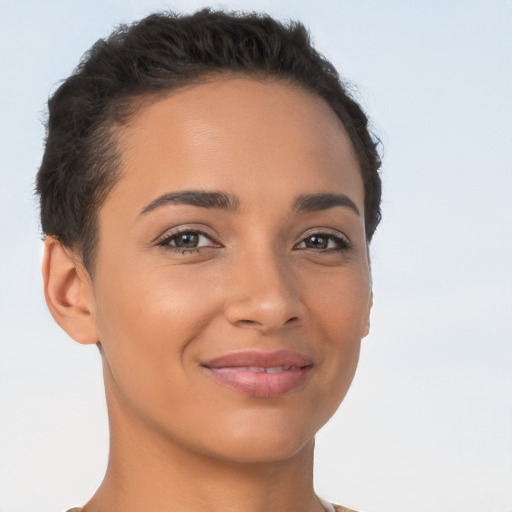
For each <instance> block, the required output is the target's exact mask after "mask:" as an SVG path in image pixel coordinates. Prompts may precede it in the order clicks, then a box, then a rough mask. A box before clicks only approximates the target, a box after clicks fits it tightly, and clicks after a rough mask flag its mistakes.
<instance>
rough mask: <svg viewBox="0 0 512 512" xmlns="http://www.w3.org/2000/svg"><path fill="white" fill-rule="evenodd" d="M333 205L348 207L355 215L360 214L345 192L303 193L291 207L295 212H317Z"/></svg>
mask: <svg viewBox="0 0 512 512" xmlns="http://www.w3.org/2000/svg"><path fill="white" fill-rule="evenodd" d="M335 206H341V207H342V208H348V209H349V210H352V211H353V212H354V213H355V214H356V215H360V213H359V209H358V208H357V206H356V205H355V203H354V201H352V199H350V197H348V196H346V195H345V194H304V195H301V196H299V197H298V198H297V199H296V201H295V203H294V205H293V209H294V210H295V211H296V212H297V213H303V212H318V211H321V210H328V209H329V208H334V207H335Z"/></svg>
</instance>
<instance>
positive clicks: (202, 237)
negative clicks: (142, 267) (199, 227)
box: [158, 231, 214, 250]
mask: <svg viewBox="0 0 512 512" xmlns="http://www.w3.org/2000/svg"><path fill="white" fill-rule="evenodd" d="M158 245H160V246H162V247H169V248H172V249H185V250H186V249H199V248H200V247H208V246H212V245H214V242H213V241H212V239H211V238H210V237H209V236H208V235H206V234H205V233H201V232H199V231H181V232H179V233H174V234H172V235H169V236H167V237H165V238H164V239H163V240H161V241H160V242H158Z"/></svg>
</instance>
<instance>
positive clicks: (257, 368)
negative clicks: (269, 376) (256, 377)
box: [247, 366, 265, 373]
mask: <svg viewBox="0 0 512 512" xmlns="http://www.w3.org/2000/svg"><path fill="white" fill-rule="evenodd" d="M247 370H248V371H250V372H257V373H262V372H264V371H265V368H263V367H262V366H248V367H247Z"/></svg>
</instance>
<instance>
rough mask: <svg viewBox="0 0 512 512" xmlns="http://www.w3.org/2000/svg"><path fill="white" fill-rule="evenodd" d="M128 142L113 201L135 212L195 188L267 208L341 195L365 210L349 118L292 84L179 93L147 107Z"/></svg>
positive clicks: (123, 137) (231, 81)
mask: <svg viewBox="0 0 512 512" xmlns="http://www.w3.org/2000/svg"><path fill="white" fill-rule="evenodd" d="M119 143H120V147H121V155H122V156H121V171H122V172H121V175H122V177H121V179H120V181H119V183H118V184H117V185H116V186H115V187H114V190H113V192H112V193H111V195H113V196H118V197H119V196H123V195H124V200H128V201H131V202H132V204H135V203H139V205H140V204H142V203H144V202H146V203H147V202H148V201H151V200H152V199H154V197H156V196H157V195H159V194H161V193H162V192H172V191H174V190H180V189H190V188H195V189H207V190H218V189H221V190H227V189H229V191H230V192H232V193H234V194H236V195H238V196H242V197H244V196H245V197H246V200H247V201H251V200H253V201H254V202H255V203H258V202H261V201H262V200H263V199H266V198H268V197H269V195H275V196H276V198H277V197H278V196H280V195H281V192H282V191H283V190H286V191H288V192H289V193H292V194H293V193H294V194H295V195H299V194H301V193H308V192H326V191H327V192H330V191H336V190H334V189H336V188H340V187H341V188H342V189H344V190H340V192H343V193H345V192H347V191H350V192H351V193H352V195H354V196H355V197H354V201H356V202H359V201H361V205H362V197H363V187H362V180H361V177H360V171H359V166H358V163H357V159H356V156H355V152H354V149H353V147H352V144H351V142H350V140H349V137H348V135H347V134H346V132H345V130H344V128H343V126H342V124H341V122H340V120H339V119H338V117H337V116H336V114H335V113H334V112H333V111H332V109H331V108H330V107H329V106H328V105H327V103H325V102H324V101H323V100H322V99H320V98H318V97H316V96H314V95H312V94H310V93H309V92H307V91H305V90H303V89H301V88H298V87H295V86H292V85H290V84H287V83H284V82H279V81H274V82H269V81H263V82H262V81H257V80H254V79H250V78H222V79H218V80H215V81H213V82H209V83H203V84H200V85H194V86H190V87H187V88H183V89H180V90H177V91H174V92H172V93H171V94H170V95H168V96H167V97H165V98H163V99H159V100H158V101H156V102H153V103H152V104H149V105H148V106H143V107H141V108H140V109H139V110H138V112H137V113H136V114H135V115H134V117H133V118H132V119H131V121H130V123H129V124H128V125H127V126H126V127H124V128H122V129H121V131H120V135H119ZM312 188H315V189H317V190H310V189H312ZM281 199H282V198H281ZM107 202H108V201H107ZM362 209H363V208H361V210H362Z"/></svg>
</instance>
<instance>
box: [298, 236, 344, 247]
mask: <svg viewBox="0 0 512 512" xmlns="http://www.w3.org/2000/svg"><path fill="white" fill-rule="evenodd" d="M296 248H297V249H320V250H323V251H326V250H327V251H331V250H346V249H349V248H350V243H349V241H348V240H347V239H345V238H342V237H341V236H337V235H333V234H327V233H318V234H314V235H309V236H308V237H307V238H305V239H304V240H303V241H302V242H301V243H300V244H299V245H297V246H296Z"/></svg>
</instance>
